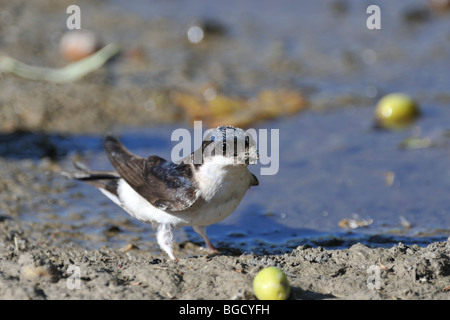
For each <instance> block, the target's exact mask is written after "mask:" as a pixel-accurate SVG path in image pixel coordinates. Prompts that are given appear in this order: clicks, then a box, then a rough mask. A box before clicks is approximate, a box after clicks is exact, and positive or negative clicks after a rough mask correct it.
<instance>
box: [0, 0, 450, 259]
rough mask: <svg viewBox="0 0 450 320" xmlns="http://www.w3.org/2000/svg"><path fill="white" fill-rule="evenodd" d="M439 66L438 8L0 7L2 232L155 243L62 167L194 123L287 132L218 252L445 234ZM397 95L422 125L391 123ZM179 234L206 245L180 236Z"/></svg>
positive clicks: (446, 40) (153, 145)
mask: <svg viewBox="0 0 450 320" xmlns="http://www.w3.org/2000/svg"><path fill="white" fill-rule="evenodd" d="M70 5H77V6H78V7H79V9H80V15H79V17H80V26H81V30H78V31H77V32H75V31H73V30H72V31H70V30H68V28H67V23H68V19H72V18H74V16H73V13H72V12H70V13H67V8H68V7H69V6H70ZM370 5H377V6H379V8H380V19H381V20H380V26H381V29H369V28H368V27H367V21H368V19H370V18H371V16H372V13H367V8H368V7H369V6H370ZM70 21H72V20H70ZM74 33H77V36H75V37H74V36H73V35H74ZM111 44H113V45H114V46H117V50H116V51H113V52H109V53H105V52H107V50H108V48H110V47H108V45H111ZM105 49H106V50H105ZM92 56H95V57H96V58H95V59H96V60H95V61H93V59H91V60H90V61H87V60H89V58H90V57H92ZM99 61H101V62H99ZM68 66H69V67H68ZM33 67H38V68H33ZM449 67H450V4H449V2H448V1H445V0H429V1H425V0H414V1H407V2H405V1H400V0H397V1H389V2H386V1H375V0H374V1H358V0H327V1H306V0H304V1H298V0H284V1H270V0H262V1H261V0H259V1H256V0H254V1H237V0H231V1H226V2H224V1H206V0H195V1H179V0H152V1H144V0H133V1H126V2H125V1H119V0H95V1H92V0H91V1H77V2H76V3H74V1H60V0H46V1H33V2H31V1H16V0H14V1H0V87H1V88H2V90H1V92H0V177H1V178H0V216H1V217H2V218H1V219H0V223H1V221H3V220H5V219H18V220H20V221H24V222H26V223H28V224H27V225H28V226H29V227H30V228H33V230H35V231H36V232H39V234H41V235H44V236H49V237H52V238H54V239H55V240H56V241H61V242H64V243H78V244H80V245H85V246H86V247H87V248H92V247H99V246H102V245H107V246H123V245H125V244H130V243H132V244H135V245H137V246H138V247H140V248H145V249H147V250H155V251H158V250H159V249H158V248H157V246H156V245H155V244H156V240H155V239H154V236H153V234H152V232H151V227H150V226H148V225H144V224H141V223H139V222H137V221H134V220H132V218H129V217H128V215H127V214H125V213H124V212H122V211H121V209H120V208H118V207H116V206H115V205H114V204H113V203H112V202H110V201H109V200H108V199H107V198H105V197H103V196H102V195H101V194H100V192H97V191H96V190H95V189H93V188H91V187H89V186H86V185H84V184H82V183H77V182H73V181H68V180H66V179H64V178H63V177H61V176H60V175H59V171H61V170H69V169H71V168H72V164H71V163H72V161H74V160H78V161H82V162H84V163H85V164H86V165H88V166H90V167H92V168H95V169H99V170H100V169H110V168H111V166H110V164H109V163H108V161H107V159H106V156H105V154H104V151H103V146H102V142H103V137H104V135H105V134H106V133H108V132H110V133H114V134H116V135H118V136H119V137H120V138H121V139H122V140H123V142H124V144H125V145H126V146H127V147H128V148H129V149H130V150H131V151H133V152H135V153H137V154H140V155H141V156H148V155H150V154H158V155H160V156H163V157H165V158H167V159H169V158H170V152H171V149H172V148H173V146H174V145H175V143H176V142H172V141H171V140H170V137H171V133H172V131H173V130H174V129H176V128H180V127H181V128H187V129H189V130H191V129H192V124H193V121H194V120H202V121H203V124H204V129H206V128H207V127H215V126H218V125H230V124H231V125H236V126H240V127H243V128H255V129H256V130H258V129H269V130H270V129H278V130H279V132H280V141H279V153H280V154H279V159H280V165H279V171H278V173H277V174H276V175H273V176H260V175H259V169H260V167H261V166H260V165H257V166H254V167H252V168H250V170H251V171H252V172H253V173H255V174H256V175H257V176H258V179H259V180H260V186H258V187H256V188H252V189H251V190H250V191H249V192H248V194H247V195H246V197H245V198H244V200H243V201H242V203H241V205H240V207H239V208H238V209H237V210H236V212H235V213H233V214H232V215H231V216H230V217H228V218H227V219H226V220H224V221H223V222H221V223H219V224H217V225H214V226H211V227H209V229H208V230H209V231H208V233H209V235H210V238H211V240H212V241H213V242H214V243H216V244H217V246H218V247H219V249H220V248H221V249H222V250H223V251H227V250H228V251H230V252H235V251H236V252H250V251H252V252H257V253H281V252H285V251H286V250H289V249H292V248H295V247H297V246H298V245H300V244H312V245H321V246H324V247H328V248H332V247H346V246H349V245H351V244H353V243H355V242H363V243H365V244H368V245H370V246H380V245H381V246H388V245H391V244H393V243H397V242H399V241H402V242H408V243H418V244H419V245H425V244H428V243H430V242H432V241H436V240H439V239H446V238H447V237H448V235H449V230H450V214H449V212H448V211H449V210H450V209H449V208H450V199H449V197H448V191H449V190H450V158H449V155H450V143H449V142H450V141H449V137H450V124H449V121H448V119H450V118H449V117H450V110H449V103H450V91H449V88H450V72H448V70H449ZM80 70H87V71H83V72H82V71H80ZM80 74H81V76H80ZM77 75H78V76H77ZM395 92H401V93H404V94H406V95H407V96H408V97H409V98H410V99H411V100H413V101H414V104H415V107H416V108H417V109H419V110H420V112H417V115H419V114H420V116H414V119H410V120H411V121H408V123H407V125H405V124H404V123H402V125H401V126H394V128H392V127H383V126H381V125H380V123H379V121H378V120H379V119H378V120H377V119H376V116H375V110H376V108H377V107H378V103H379V101H380V99H381V98H382V97H384V96H386V95H388V94H390V93H395ZM177 240H178V242H179V243H180V244H181V246H182V247H183V246H186V244H189V243H194V244H195V245H197V244H198V245H201V244H202V241H201V239H200V238H199V237H198V236H197V235H196V234H195V233H194V232H193V231H192V230H191V229H190V228H186V229H184V230H180V231H179V233H178V234H177Z"/></svg>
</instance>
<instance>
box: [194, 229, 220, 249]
mask: <svg viewBox="0 0 450 320" xmlns="http://www.w3.org/2000/svg"><path fill="white" fill-rule="evenodd" d="M193 228H194V231H195V232H197V233H198V234H199V235H200V236H201V237H202V239H203V240H204V241H205V244H206V247H207V248H208V250H209V251H210V252H211V253H218V252H219V250H217V249H216V248H215V247H214V245H213V244H212V243H211V241H210V240H209V238H208V236H207V235H206V230H205V226H194V227H193Z"/></svg>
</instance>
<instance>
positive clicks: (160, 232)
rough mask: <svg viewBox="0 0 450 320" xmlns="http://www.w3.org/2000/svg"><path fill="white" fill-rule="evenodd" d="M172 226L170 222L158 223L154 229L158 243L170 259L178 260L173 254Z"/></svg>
mask: <svg viewBox="0 0 450 320" xmlns="http://www.w3.org/2000/svg"><path fill="white" fill-rule="evenodd" d="M172 230H173V228H172V226H171V225H170V224H160V225H159V226H158V229H157V231H156V239H157V240H158V244H159V246H160V247H161V249H163V250H164V251H165V252H166V253H167V254H168V255H169V258H170V259H172V260H176V261H178V258H177V257H176V256H175V255H174V254H173V232H172Z"/></svg>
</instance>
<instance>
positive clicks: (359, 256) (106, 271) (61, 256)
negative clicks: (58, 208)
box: [0, 217, 450, 300]
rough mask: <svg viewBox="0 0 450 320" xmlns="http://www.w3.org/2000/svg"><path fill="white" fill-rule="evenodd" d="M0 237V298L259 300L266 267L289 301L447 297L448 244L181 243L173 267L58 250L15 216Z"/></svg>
mask: <svg viewBox="0 0 450 320" xmlns="http://www.w3.org/2000/svg"><path fill="white" fill-rule="evenodd" d="M0 232H1V233H0V235H1V238H0V239H1V242H0V253H1V255H0V292H1V294H0V298H2V299H120V300H122V299H193V300H198V299H208V300H209V299H227V300H228V299H239V300H240V299H256V298H255V296H254V293H253V289H252V280H253V278H254V277H255V275H256V273H257V272H258V271H259V270H261V269H262V268H264V267H267V266H277V267H279V268H281V269H282V270H284V272H285V273H286V275H287V277H288V279H289V282H290V284H291V295H290V299H389V300H390V299H402V300H403V299H449V294H450V292H449V291H450V288H449V286H450V259H449V252H450V241H448V242H439V243H432V244H430V245H428V246H427V247H425V248H424V247H419V246H416V245H411V246H406V245H403V244H401V243H399V244H398V245H396V246H393V247H392V248H389V249H382V248H369V247H367V246H364V245H361V244H356V245H353V246H352V247H350V248H348V249H343V250H325V249H324V248H321V247H317V248H313V247H307V246H299V247H298V248H297V249H295V250H293V251H292V252H289V253H286V254H283V255H255V254H252V253H243V254H239V255H229V254H228V255H227V254H225V255H216V256H210V255H206V254H204V253H202V252H201V249H199V247H198V246H196V245H194V244H189V246H188V245H187V244H184V248H183V249H181V251H182V250H190V253H191V255H190V256H189V257H181V258H180V260H179V261H178V262H174V261H171V260H168V259H167V257H165V256H162V255H152V254H150V253H148V252H146V251H145V250H141V249H139V248H132V247H131V246H129V247H127V248H121V249H114V248H109V247H107V246H104V247H102V248H100V249H98V250H89V249H85V248H83V247H81V246H78V245H76V244H74V243H62V242H59V241H58V236H55V237H54V238H53V239H52V237H48V236H45V234H46V233H47V232H48V231H46V228H45V227H44V226H43V225H42V224H40V223H31V222H29V223H24V222H22V221H20V220H18V219H10V218H5V217H2V221H1V222H0ZM187 247H189V248H187ZM130 248H131V249H130ZM127 249H128V250H127ZM196 251H197V253H196Z"/></svg>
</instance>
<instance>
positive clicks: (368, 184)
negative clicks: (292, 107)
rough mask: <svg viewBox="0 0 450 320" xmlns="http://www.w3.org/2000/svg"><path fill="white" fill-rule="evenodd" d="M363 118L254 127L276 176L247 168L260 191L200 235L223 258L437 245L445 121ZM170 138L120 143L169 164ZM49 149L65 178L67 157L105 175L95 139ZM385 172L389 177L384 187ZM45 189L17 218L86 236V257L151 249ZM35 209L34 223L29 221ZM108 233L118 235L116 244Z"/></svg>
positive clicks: (347, 114)
mask: <svg viewBox="0 0 450 320" xmlns="http://www.w3.org/2000/svg"><path fill="white" fill-rule="evenodd" d="M372 112H373V109H372V108H355V109H345V110H338V111H332V112H327V113H318V112H309V111H307V112H304V113H302V114H301V115H299V116H297V117H294V118H291V119H280V120H278V121H272V122H269V123H265V124H264V125H261V126H260V127H255V129H257V130H258V129H260V128H267V129H269V130H270V129H279V132H280V136H279V137H280V140H279V148H280V149H279V152H280V164H279V171H278V172H277V173H276V174H275V175H261V174H260V169H261V167H262V165H261V164H258V165H255V166H251V167H250V170H251V171H252V172H253V173H254V174H255V175H257V176H258V179H259V181H260V185H259V186H257V187H254V188H251V189H250V190H249V191H248V193H247V194H246V196H245V197H244V199H243V201H242V203H241V205H240V206H239V207H238V209H237V210H236V211H235V212H234V213H233V214H232V215H230V216H229V217H228V218H227V219H225V220H224V221H222V222H221V223H219V224H216V225H212V226H210V227H208V234H209V236H210V238H211V240H212V241H213V243H216V244H217V245H218V247H220V248H224V249H225V250H233V249H238V250H239V251H247V252H249V251H252V252H258V253H280V252H284V251H286V250H288V249H292V248H295V247H297V246H298V245H300V244H312V245H321V246H324V247H328V248H329V247H347V246H349V245H351V244H353V243H356V242H363V243H365V244H367V245H370V246H388V245H392V244H393V243H397V242H399V241H401V242H405V243H418V244H427V243H430V242H432V241H436V240H443V239H446V237H447V236H448V233H449V231H450V229H449V227H448V226H449V225H450V215H449V214H448V207H449V200H448V197H447V192H446V190H450V169H449V168H450V157H449V153H450V149H449V147H450V141H449V137H448V134H447V133H448V124H447V121H446V119H447V117H448V116H449V114H448V112H450V111H449V110H448V109H446V108H442V107H438V106H436V107H430V112H427V113H426V114H425V115H424V117H423V118H422V119H420V120H419V121H418V122H417V123H416V124H415V126H413V127H411V128H410V129H407V130H404V131H394V132H388V131H380V130H375V129H374V128H373V125H372ZM176 128H178V127H177V126H175V125H173V126H161V127H158V128H147V129H124V130H123V131H122V133H121V134H120V138H121V139H122V141H123V143H124V144H125V145H126V146H127V147H128V148H129V149H130V150H131V151H133V152H134V153H136V154H138V155H141V156H147V155H150V154H157V155H160V156H162V157H164V158H166V159H170V153H171V150H172V148H173V147H174V146H175V145H176V144H177V142H171V141H170V137H171V134H172V131H173V130H174V129H176ZM419 128H420V133H418V132H419ZM191 132H192V130H191ZM413 135H416V136H417V135H420V137H421V138H430V139H431V141H432V142H433V143H434V145H433V146H430V147H426V148H421V149H403V148H401V147H400V145H401V142H402V141H404V140H405V139H406V138H408V137H411V136H413ZM49 139H50V140H51V138H49ZM61 141H64V142H63V143H62V142H61ZM53 143H54V145H55V147H56V148H57V149H59V150H63V151H64V150H66V154H65V155H61V157H60V158H59V159H58V160H57V161H58V162H59V164H60V165H61V166H62V168H63V169H65V170H70V169H71V163H70V162H71V159H72V158H73V157H74V155H75V154H78V155H77V156H78V157H79V156H81V159H82V161H83V162H84V163H85V164H86V165H88V166H90V167H92V168H94V169H99V170H100V169H101V170H103V169H106V170H108V169H111V165H110V164H109V163H108V161H107V158H106V155H105V154H104V151H103V148H102V137H99V136H83V137H81V136H79V137H65V138H62V137H60V138H59V139H56V138H54V141H53ZM59 143H61V145H60V146H59V145H58V144H59ZM60 147H61V148H62V149H61V148H60ZM387 172H392V173H393V174H394V179H393V182H392V181H391V182H390V183H388V184H387V183H386V173H387ZM51 184H53V185H55V184H56V185H61V184H62V185H64V186H65V187H64V190H63V191H61V192H59V193H58V194H57V195H55V196H54V197H55V198H57V199H58V201H52V202H46V201H43V199H40V200H39V199H36V200H35V206H33V210H30V211H29V212H27V211H23V212H22V217H23V218H25V219H31V220H33V221H40V220H43V221H49V219H48V216H49V213H52V214H54V215H57V218H56V220H57V221H58V220H59V219H60V220H61V221H63V222H64V223H67V224H69V225H70V224H73V225H78V227H77V228H76V229H75V230H76V231H79V232H83V233H85V234H86V233H91V234H92V235H93V237H92V242H91V243H89V240H87V242H86V241H85V243H84V244H85V245H86V246H88V247H91V246H93V247H98V246H100V245H103V244H107V245H113V246H122V245H124V244H125V243H127V242H130V241H132V240H131V239H133V237H137V239H136V240H137V241H139V243H140V244H141V246H142V245H144V246H145V242H150V243H154V242H155V238H154V235H153V232H152V230H151V227H150V226H149V225H145V224H142V223H139V222H137V221H134V220H133V219H132V218H128V215H127V214H126V213H125V212H123V211H122V209H120V208H119V207H117V206H116V205H115V204H113V203H112V202H110V201H109V200H108V199H107V198H106V197H104V196H103V195H102V194H101V193H100V192H98V191H97V190H95V188H93V187H91V186H89V185H85V184H83V183H81V182H67V181H65V180H64V178H62V177H57V176H56V177H54V180H53V181H52V183H51ZM41 197H46V195H45V194H41ZM36 209H37V211H38V212H41V213H40V214H39V213H38V214H36ZM355 215H357V216H358V217H359V218H360V219H372V220H373V223H372V224H371V225H370V226H368V227H365V228H358V229H354V230H350V229H344V228H341V227H340V226H339V222H340V221H341V220H343V219H349V218H353V217H354V216H355ZM74 216H75V217H76V218H77V219H74V218H73V217H74ZM50 220H53V221H54V220H55V217H54V216H51V219H50ZM115 226H119V228H120V229H121V230H120V232H117V234H114V228H115ZM110 228H112V229H113V230H112V231H113V235H112V236H111V237H106V238H105V237H104V236H102V237H100V241H99V237H98V235H104V234H105V233H106V232H108V230H109V229H110ZM117 235H118V236H117ZM176 238H177V241H179V242H183V241H185V240H190V241H194V242H197V243H201V239H200V238H199V236H198V235H196V234H195V233H194V232H193V231H192V229H191V228H185V229H182V230H180V231H178V232H177V235H176ZM88 239H89V238H88Z"/></svg>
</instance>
